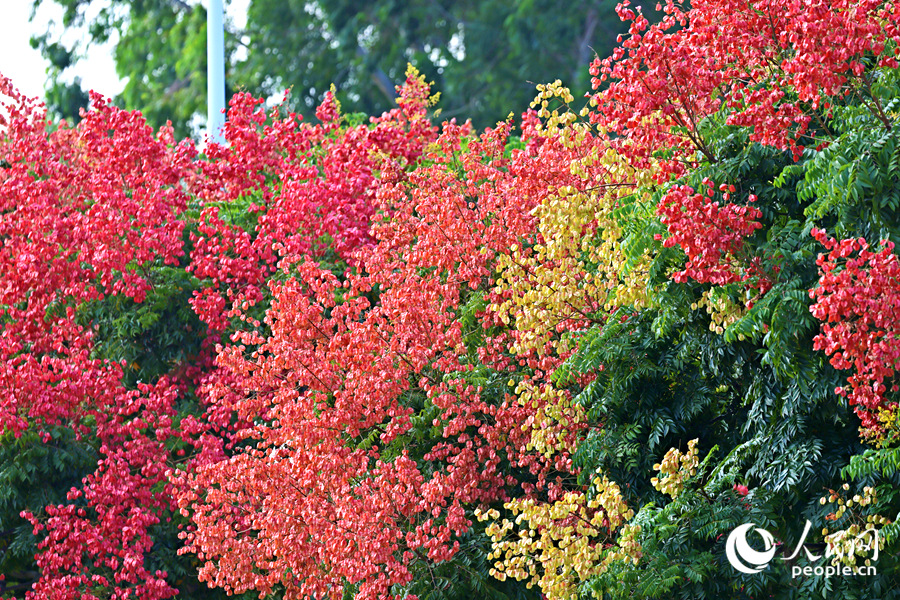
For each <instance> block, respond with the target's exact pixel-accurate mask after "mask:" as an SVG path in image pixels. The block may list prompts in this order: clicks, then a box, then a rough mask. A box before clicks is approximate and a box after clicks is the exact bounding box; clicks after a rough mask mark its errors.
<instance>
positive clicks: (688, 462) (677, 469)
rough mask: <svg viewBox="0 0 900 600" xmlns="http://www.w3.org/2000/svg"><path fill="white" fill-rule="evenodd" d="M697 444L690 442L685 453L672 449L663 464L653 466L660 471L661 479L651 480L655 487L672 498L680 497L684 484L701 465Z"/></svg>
mask: <svg viewBox="0 0 900 600" xmlns="http://www.w3.org/2000/svg"><path fill="white" fill-rule="evenodd" d="M697 442H698V440H697V439H693V440H691V441H690V442H688V451H687V452H685V453H682V452H681V451H680V450H679V449H678V448H670V449H669V451H668V452H666V455H665V456H664V457H663V460H662V463H657V464H655V465H653V468H654V469H656V470H657V471H659V477H653V478H652V479H650V483H652V484H653V487H655V488H656V489H657V490H659V491H660V492H662V493H663V494H667V495H669V496H671V497H672V498H677V497H678V494H680V493H681V492H682V490H684V482H685V481H686V480H687V479H689V478H691V477H693V476H694V475H696V474H697V466H698V465H699V464H700V459H699V457H698V456H697Z"/></svg>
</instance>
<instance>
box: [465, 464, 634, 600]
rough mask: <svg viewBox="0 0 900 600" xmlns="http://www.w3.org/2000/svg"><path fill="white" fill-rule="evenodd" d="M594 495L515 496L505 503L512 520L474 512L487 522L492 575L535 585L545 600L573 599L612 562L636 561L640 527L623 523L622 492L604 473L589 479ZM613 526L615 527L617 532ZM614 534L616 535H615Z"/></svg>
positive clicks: (493, 512)
mask: <svg viewBox="0 0 900 600" xmlns="http://www.w3.org/2000/svg"><path fill="white" fill-rule="evenodd" d="M594 491H595V493H594V494H593V495H592V496H591V497H588V496H587V495H585V494H584V493H582V492H568V493H566V494H565V495H564V496H563V497H562V498H561V499H560V500H557V501H556V502H552V503H545V502H539V501H537V500H534V499H531V498H528V499H517V500H513V501H511V502H507V503H506V504H504V507H505V508H506V509H507V510H509V511H510V512H511V513H512V515H513V517H514V520H513V521H510V520H509V519H502V520H500V513H499V512H498V511H496V510H490V511H487V512H480V511H476V515H477V516H478V519H479V520H482V521H484V520H488V519H490V520H491V521H492V522H491V523H490V524H489V525H488V527H487V529H486V532H487V534H488V535H489V536H490V537H491V543H492V552H491V554H490V555H489V556H488V559H489V560H495V561H496V562H495V563H494V567H493V569H491V575H493V576H494V577H496V578H498V579H500V580H501V581H503V580H505V579H506V578H507V577H511V578H513V579H516V580H518V581H527V586H528V587H529V588H530V587H532V586H534V585H538V586H539V587H540V588H541V591H542V592H543V593H544V595H545V596H546V597H547V598H548V599H549V600H570V599H574V598H577V597H578V585H579V584H580V583H581V582H583V581H586V580H587V579H589V578H591V577H594V576H596V575H599V574H601V573H603V572H604V571H606V569H607V568H608V566H609V565H610V564H611V563H612V562H613V561H624V560H629V561H632V562H633V563H635V564H637V562H638V560H639V559H640V557H641V546H640V544H639V543H638V541H637V536H638V534H640V526H637V525H627V524H626V521H628V520H629V519H631V518H632V517H633V516H634V512H633V511H632V510H630V509H629V508H628V506H627V505H626V504H625V501H624V500H623V499H622V494H621V490H620V489H619V486H618V485H616V484H615V483H613V482H611V481H609V480H608V479H607V478H606V477H605V476H603V477H598V478H597V479H595V480H594ZM617 530H618V531H617ZM616 533H618V537H616Z"/></svg>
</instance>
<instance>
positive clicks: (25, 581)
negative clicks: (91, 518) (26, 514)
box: [0, 427, 97, 598]
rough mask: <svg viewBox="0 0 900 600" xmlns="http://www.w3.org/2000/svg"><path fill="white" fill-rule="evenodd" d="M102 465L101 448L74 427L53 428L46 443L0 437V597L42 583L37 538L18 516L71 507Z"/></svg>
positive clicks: (30, 435)
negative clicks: (71, 498) (71, 494)
mask: <svg viewBox="0 0 900 600" xmlns="http://www.w3.org/2000/svg"><path fill="white" fill-rule="evenodd" d="M96 466H97V449H96V448H95V447H94V446H93V445H92V444H91V442H90V440H86V439H79V438H77V437H76V436H75V434H74V432H73V431H72V429H70V428H66V427H54V428H52V429H51V430H50V431H49V436H48V437H47V438H46V439H42V438H41V436H39V435H38V433H36V432H34V431H28V432H26V433H24V434H23V435H21V436H20V437H18V438H16V437H14V436H13V434H12V433H6V434H4V435H3V436H2V437H0V573H3V574H4V575H5V576H6V578H5V580H3V581H0V597H2V598H7V597H11V596H8V595H7V594H12V593H19V592H23V591H24V590H27V589H28V588H30V587H31V584H32V583H33V582H34V581H35V580H36V579H37V577H38V575H39V574H38V573H37V572H36V571H35V570H34V562H33V558H34V554H35V550H36V543H37V541H36V538H35V536H34V535H33V533H32V527H31V525H30V524H29V523H28V522H27V521H26V520H25V519H23V518H22V517H21V516H20V514H19V513H21V512H22V511H23V510H41V509H42V508H43V507H44V506H48V505H55V504H66V503H67V500H66V493H67V492H68V491H69V489H71V488H72V487H80V483H81V479H82V477H84V476H85V475H87V474H88V473H91V472H92V471H93V470H94V469H95V468H96Z"/></svg>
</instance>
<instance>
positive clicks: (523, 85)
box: [34, 0, 623, 136]
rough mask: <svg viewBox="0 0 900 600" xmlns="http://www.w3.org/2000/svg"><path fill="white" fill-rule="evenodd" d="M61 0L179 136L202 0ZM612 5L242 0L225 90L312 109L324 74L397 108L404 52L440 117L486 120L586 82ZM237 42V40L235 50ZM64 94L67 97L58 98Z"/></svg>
mask: <svg viewBox="0 0 900 600" xmlns="http://www.w3.org/2000/svg"><path fill="white" fill-rule="evenodd" d="M41 1H44V0H36V4H39V3H40V2H41ZM53 1H54V2H57V3H58V4H60V5H62V6H64V7H65V9H66V10H65V17H64V25H65V26H66V27H71V26H84V27H87V29H88V32H89V33H90V36H91V39H92V40H93V41H97V42H102V41H106V40H109V39H114V40H117V41H116V45H115V59H116V65H117V71H118V74H119V76H120V77H122V78H123V79H126V80H127V84H126V88H125V91H124V92H123V93H122V97H121V99H120V100H121V102H122V103H123V105H124V106H125V107H127V108H130V109H136V108H140V109H141V110H142V111H143V112H144V114H145V115H146V116H147V118H148V120H149V121H150V122H151V123H153V124H154V125H156V126H159V125H162V124H164V123H165V121H166V120H171V121H172V122H173V123H174V124H175V129H176V133H177V134H178V135H179V136H181V135H185V134H187V133H189V132H190V127H189V125H190V124H191V122H192V118H194V117H195V116H196V115H198V114H202V113H203V110H202V108H203V98H204V97H205V96H204V89H205V88H204V81H205V73H206V62H205V61H206V54H205V43H206V42H205V40H206V33H205V11H204V9H203V8H202V6H201V5H200V4H190V3H185V2H181V1H180V0H177V1H176V0H147V1H143V2H138V3H134V2H124V1H122V0H116V1H114V2H112V3H111V4H110V5H109V6H108V7H104V8H103V9H101V10H99V12H98V13H97V15H96V16H95V17H93V18H91V19H88V17H87V15H89V14H92V13H91V12H90V11H89V9H90V8H91V7H92V4H91V3H90V2H86V1H84V0H53ZM612 7H613V3H611V2H609V1H607V0H592V1H585V2H581V3H578V4H576V5H572V6H570V7H569V8H568V9H567V10H566V11H559V10H556V7H555V5H554V4H553V3H552V2H546V1H543V0H540V1H538V2H534V1H531V0H529V1H523V2H514V3H509V2H488V3H484V2H475V3H471V2H451V3H447V2H433V1H430V0H429V1H421V2H412V3H409V2H402V3H396V2H392V1H382V2H376V3H371V2H365V3H358V2H352V1H351V2H337V3H335V2H325V3H319V4H315V3H314V4H310V3H308V2H300V1H299V0H291V1H288V2H273V1H270V0H254V1H253V2H251V3H250V6H249V11H248V22H247V27H246V30H245V31H237V30H233V31H230V32H229V35H227V36H226V46H227V47H226V54H227V57H228V58H227V61H226V63H227V64H228V68H227V71H228V73H227V80H228V83H229V86H230V91H229V95H230V93H232V91H233V90H238V89H246V90H248V91H251V92H252V93H254V94H256V95H262V96H273V95H275V96H281V95H282V94H283V92H284V91H285V89H287V88H291V89H292V96H291V99H290V103H291V104H290V105H291V106H292V107H293V108H294V109H295V110H298V111H301V112H308V111H311V110H312V109H314V107H315V106H317V105H318V103H319V102H320V101H321V99H322V97H323V95H324V94H325V92H326V91H328V90H329V89H330V86H331V85H332V84H334V85H336V86H337V89H338V97H339V99H340V100H341V102H342V103H343V105H344V106H345V109H346V110H348V111H350V112H353V111H361V112H364V113H366V114H378V113H381V112H383V111H386V110H388V109H389V108H390V107H391V106H393V101H394V96H395V92H394V86H395V85H397V84H399V83H401V82H402V81H403V78H404V72H405V69H406V65H407V63H412V64H413V65H414V66H416V67H417V68H418V69H419V70H420V71H421V72H423V73H425V75H426V77H427V78H428V79H429V81H434V87H435V90H436V91H439V92H441V94H442V97H443V101H442V107H443V111H444V114H445V115H446V116H447V117H457V118H460V119H463V120H464V119H468V118H471V119H472V120H473V122H474V123H475V125H476V126H477V127H484V126H488V125H493V124H494V123H496V122H497V121H498V120H501V119H504V118H506V116H507V115H508V114H509V112H510V111H513V112H517V113H520V112H521V111H523V110H524V109H525V108H526V107H527V105H528V103H529V102H530V101H531V97H532V95H533V94H532V91H533V89H534V85H535V84H536V83H540V82H543V81H549V80H552V79H555V78H556V77H558V76H560V74H563V75H564V76H565V78H566V79H567V80H569V81H570V83H571V85H572V86H573V89H580V90H581V91H582V92H587V91H588V89H589V85H588V84H589V77H588V73H587V71H586V69H585V65H586V64H587V63H588V61H589V60H590V58H591V57H592V56H593V55H594V52H597V53H599V54H600V55H601V56H604V55H606V54H607V53H608V52H609V51H610V50H611V48H612V46H613V44H614V41H615V38H616V36H617V35H618V34H619V33H622V31H623V29H622V27H621V24H620V22H619V20H618V19H616V18H615V16H614V13H613V10H612ZM34 43H36V44H37V45H38V46H39V47H40V48H41V50H42V52H43V54H44V55H45V57H47V58H50V59H51V62H52V67H51V75H52V77H51V82H50V84H49V87H48V100H49V101H51V102H52V103H51V105H50V106H51V108H52V109H53V111H54V112H55V113H56V114H58V115H60V116H66V117H76V118H77V108H78V107H83V106H86V104H85V102H86V100H87V95H86V93H84V92H79V90H80V87H79V86H78V84H77V82H67V81H66V80H65V78H64V77H61V75H62V74H63V73H64V71H65V69H66V68H67V67H68V66H69V65H70V64H72V63H73V62H74V61H75V60H76V56H77V52H78V49H77V48H66V47H64V46H63V45H62V44H61V42H60V41H59V40H57V39H54V38H50V37H48V36H47V35H44V36H42V37H38V38H36V39H35V42H34ZM239 49H240V51H239ZM63 100H65V102H63Z"/></svg>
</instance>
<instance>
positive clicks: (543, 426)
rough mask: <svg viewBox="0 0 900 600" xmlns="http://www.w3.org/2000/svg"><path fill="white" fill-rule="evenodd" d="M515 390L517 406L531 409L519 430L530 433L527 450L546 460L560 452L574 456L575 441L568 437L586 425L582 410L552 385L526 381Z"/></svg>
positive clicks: (520, 383) (571, 436) (567, 395)
mask: <svg viewBox="0 0 900 600" xmlns="http://www.w3.org/2000/svg"><path fill="white" fill-rule="evenodd" d="M515 391H516V396H517V398H518V402H519V403H520V404H522V405H523V406H532V407H533V409H534V410H533V411H532V413H531V415H532V416H530V417H528V419H526V421H525V422H524V423H523V424H522V431H524V432H526V433H530V434H531V441H530V442H529V443H528V445H527V450H535V451H537V452H539V453H540V454H542V455H543V456H545V457H546V458H550V457H551V456H553V455H554V454H557V453H559V452H568V453H574V452H575V449H576V444H575V442H576V438H575V436H573V435H571V434H572V433H573V432H574V431H575V430H576V429H577V427H578V425H580V424H582V423H584V422H585V420H586V414H585V411H584V408H583V407H582V406H581V405H579V404H576V403H575V402H573V401H572V397H571V395H570V394H568V393H566V392H564V391H562V390H559V389H557V388H556V387H555V386H554V385H553V384H552V383H544V384H541V385H537V386H536V385H535V384H534V383H532V382H530V381H527V380H525V381H521V382H519V384H518V385H517V386H516V390H515Z"/></svg>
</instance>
